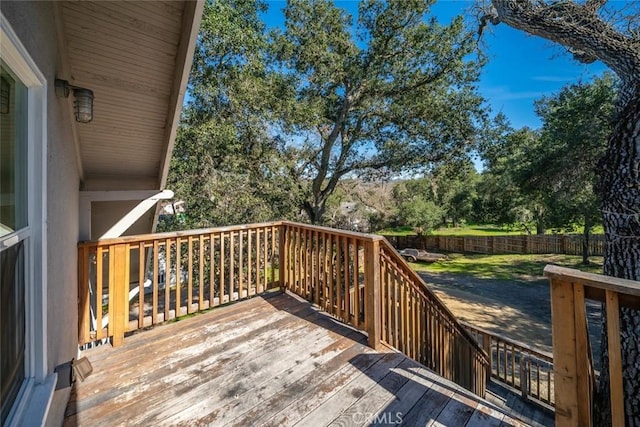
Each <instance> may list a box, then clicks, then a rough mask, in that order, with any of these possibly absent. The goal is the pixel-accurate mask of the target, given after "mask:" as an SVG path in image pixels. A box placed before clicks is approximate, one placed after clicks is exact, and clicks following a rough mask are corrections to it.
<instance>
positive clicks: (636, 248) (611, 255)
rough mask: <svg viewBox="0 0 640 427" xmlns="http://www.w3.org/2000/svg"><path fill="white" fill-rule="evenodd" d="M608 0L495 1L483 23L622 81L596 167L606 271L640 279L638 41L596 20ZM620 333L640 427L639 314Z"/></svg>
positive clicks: (606, 408) (629, 402)
mask: <svg viewBox="0 0 640 427" xmlns="http://www.w3.org/2000/svg"><path fill="white" fill-rule="evenodd" d="M606 2H607V0H587V1H585V2H571V1H562V2H556V1H553V2H544V1H538V0H491V3H492V5H493V8H492V9H491V10H489V11H487V13H486V15H485V16H484V17H483V19H482V23H483V24H484V23H486V22H487V21H490V22H491V23H493V24H498V23H500V22H504V23H506V24H507V25H509V26H511V27H513V28H517V29H520V30H523V31H525V32H527V33H529V34H532V35H535V36H539V37H543V38H545V39H548V40H551V41H554V42H556V43H559V44H561V45H563V46H565V47H566V48H567V50H569V51H570V52H571V53H572V54H573V55H574V57H575V58H576V59H577V60H579V61H582V62H586V63H588V62H593V61H595V60H597V59H599V60H601V61H602V62H604V63H605V64H606V65H607V66H609V67H610V68H611V69H612V70H613V71H614V72H615V73H616V74H617V75H618V77H620V79H621V81H622V85H621V89H620V92H619V97H618V102H617V114H618V115H617V117H616V119H615V128H614V131H613V134H612V135H611V138H610V140H609V147H608V149H607V153H606V155H605V157H604V158H603V160H602V161H601V162H600V165H599V166H600V168H599V173H600V187H599V188H600V193H601V195H602V198H603V203H602V216H603V224H604V231H605V239H606V241H605V253H604V274H606V275H608V276H614V277H620V278H625V279H631V280H640V48H639V46H638V45H639V44H640V41H639V39H638V36H637V35H635V34H633V33H631V32H628V33H623V32H621V30H622V31H624V30H625V27H624V26H623V25H622V26H619V27H616V26H614V25H611V23H609V22H606V21H605V20H603V19H602V18H601V17H600V16H599V15H598V14H599V12H600V10H601V8H602V6H603V5H604V4H605V3H606ZM627 28H628V27H627ZM603 331H606V325H604V317H603ZM620 334H621V342H622V370H623V382H624V399H625V402H624V403H625V405H624V406H625V417H626V423H627V425H630V426H640V312H638V311H633V310H629V309H624V308H623V309H622V310H621V312H620ZM606 343H607V337H606V334H604V333H603V336H602V348H603V351H602V357H601V365H600V368H601V371H600V372H601V375H600V381H599V387H598V394H597V396H596V402H595V405H596V408H595V414H596V420H594V421H596V423H598V424H601V425H610V424H611V417H610V403H609V372H608V355H607V348H606Z"/></svg>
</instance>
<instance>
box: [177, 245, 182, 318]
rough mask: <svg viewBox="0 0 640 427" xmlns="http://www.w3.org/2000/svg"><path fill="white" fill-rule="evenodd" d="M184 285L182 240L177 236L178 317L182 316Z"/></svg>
mask: <svg viewBox="0 0 640 427" xmlns="http://www.w3.org/2000/svg"><path fill="white" fill-rule="evenodd" d="M181 287H182V240H181V239H180V237H177V238H176V317H180V316H182V313H181V308H180V305H181V301H180V298H182V295H180V294H181V292H180V288H181Z"/></svg>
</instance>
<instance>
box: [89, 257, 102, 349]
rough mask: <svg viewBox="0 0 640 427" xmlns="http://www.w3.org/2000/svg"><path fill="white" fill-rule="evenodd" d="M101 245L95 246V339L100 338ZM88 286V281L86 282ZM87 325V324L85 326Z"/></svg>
mask: <svg viewBox="0 0 640 427" xmlns="http://www.w3.org/2000/svg"><path fill="white" fill-rule="evenodd" d="M102 267H103V261H102V247H101V246H98V247H96V339H97V340H101V339H102V338H103V334H102V286H103V283H102V273H103V272H102ZM86 286H89V283H88V282H87V283H86ZM88 327H89V325H88V324H87V328H88Z"/></svg>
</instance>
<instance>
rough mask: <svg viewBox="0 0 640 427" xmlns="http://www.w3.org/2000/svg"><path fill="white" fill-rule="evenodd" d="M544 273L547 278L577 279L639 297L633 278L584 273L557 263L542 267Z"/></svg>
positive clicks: (639, 283) (586, 283)
mask: <svg viewBox="0 0 640 427" xmlns="http://www.w3.org/2000/svg"><path fill="white" fill-rule="evenodd" d="M544 275H545V276H546V277H548V278H549V279H559V280H565V281H566V280H569V281H577V282H580V283H582V284H583V285H586V286H589V287H592V288H597V289H602V290H609V291H614V292H617V293H620V294H626V295H633V296H635V297H640V282H638V281H635V280H627V279H620V278H618V277H611V276H604V275H602V274H593V273H585V272H583V271H580V270H575V269H573V268H566V267H559V266H557V265H547V266H546V267H545V268H544Z"/></svg>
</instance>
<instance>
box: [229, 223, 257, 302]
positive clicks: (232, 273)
mask: <svg viewBox="0 0 640 427" xmlns="http://www.w3.org/2000/svg"><path fill="white" fill-rule="evenodd" d="M234 236H235V233H234V232H233V231H232V232H230V233H229V302H231V301H235V300H236V299H237V298H235V281H236V257H235V239H234ZM265 237H266V236H265Z"/></svg>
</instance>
